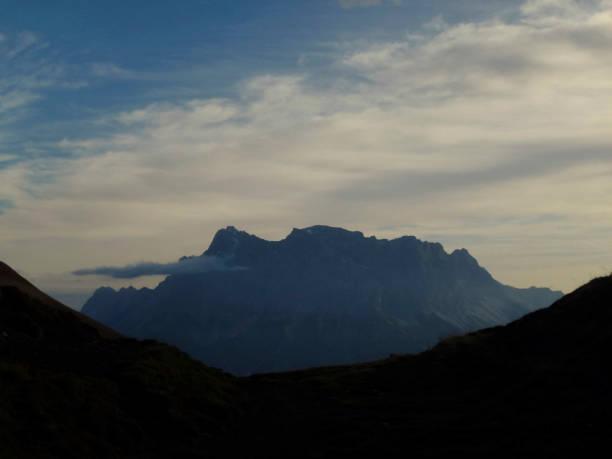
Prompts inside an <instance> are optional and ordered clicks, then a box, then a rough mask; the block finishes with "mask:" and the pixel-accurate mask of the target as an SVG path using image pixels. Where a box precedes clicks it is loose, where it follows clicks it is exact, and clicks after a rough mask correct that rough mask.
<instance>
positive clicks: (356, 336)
mask: <svg viewBox="0 0 612 459" xmlns="http://www.w3.org/2000/svg"><path fill="white" fill-rule="evenodd" d="M181 263H182V265H181ZM198 263H200V265H202V266H206V267H207V270H206V271H205V272H197V271H194V270H193V269H192V270H191V271H190V270H189V269H187V268H193V266H197V264H198ZM178 265H180V266H185V269H183V270H182V272H179V273H176V274H173V275H170V276H168V277H167V278H166V280H165V281H163V282H162V283H161V284H160V285H159V286H158V287H157V288H156V289H154V290H149V289H142V290H136V289H133V288H129V289H122V290H120V291H118V292H116V291H114V290H112V289H110V288H102V289H99V290H98V291H96V293H95V294H94V295H93V297H92V298H91V299H90V300H89V301H88V302H87V303H86V304H85V306H84V307H83V312H84V313H85V314H87V315H89V316H91V317H93V318H94V319H96V320H99V321H100V322H102V323H104V324H106V325H108V326H109V327H112V328H114V329H116V330H118V331H120V332H121V333H124V334H126V335H128V336H134V337H138V338H155V339H159V340H162V341H166V342H169V343H171V344H174V345H176V346H178V347H179V348H181V349H182V350H184V351H186V352H188V353H189V354H190V355H191V356H192V357H194V358H197V359H199V360H201V361H202V362H204V363H206V364H209V365H212V366H216V367H220V368H223V369H225V370H227V371H230V372H232V373H234V374H237V375H246V374H251V373H257V372H269V371H283V370H290V369H298V368H307V367H312V366H321V365H333V364H344V363H355V362H361V361H367V360H373V359H378V358H382V357H385V356H387V355H389V354H391V353H396V354H397V353H415V352H421V351H423V350H426V349H428V348H430V347H431V346H433V345H435V344H436V343H437V342H438V341H439V340H440V339H441V338H444V337H448V336H452V335H457V334H461V333H465V332H469V331H474V330H477V329H481V328H485V327H490V326H493V325H500V324H505V323H508V322H510V321H511V320H514V319H517V318H518V317H520V316H522V315H524V314H526V313H528V312H530V311H533V310H534V309H537V308H541V307H545V306H548V305H550V304H551V303H552V302H553V301H554V300H556V299H557V298H559V297H560V296H561V292H553V291H551V290H549V289H545V288H539V289H538V288H531V289H515V288H512V287H509V286H506V285H502V284H501V283H499V282H497V281H496V280H495V279H493V277H492V276H491V275H490V274H489V273H488V272H487V271H486V270H485V269H484V268H482V267H481V266H480V265H479V264H478V262H477V261H476V260H475V259H474V258H473V257H472V256H471V255H470V254H469V253H468V251H467V250H465V249H462V250H456V251H454V252H452V253H450V254H449V253H447V252H445V251H444V248H443V247H442V245H440V244H438V243H430V242H423V241H420V240H418V239H417V238H415V237H412V236H405V237H401V238H398V239H394V240H386V239H376V238H375V237H364V235H363V234H362V233H360V232H358V231H347V230H344V229H342V228H332V227H328V226H313V227H310V228H306V229H302V230H299V229H294V230H293V231H292V232H291V234H289V235H288V236H287V237H286V238H285V239H283V240H281V241H266V240H264V239H261V238H258V237H256V236H254V235H251V234H248V233H246V232H244V231H238V230H237V229H235V228H233V227H227V228H225V229H222V230H219V231H218V232H217V234H216V235H215V237H214V239H213V241H212V242H211V244H210V247H209V248H208V250H206V251H205V252H204V253H203V254H202V255H201V256H200V257H189V258H185V259H183V260H182V262H179V263H178ZM210 266H214V267H215V268H214V269H211V268H210Z"/></svg>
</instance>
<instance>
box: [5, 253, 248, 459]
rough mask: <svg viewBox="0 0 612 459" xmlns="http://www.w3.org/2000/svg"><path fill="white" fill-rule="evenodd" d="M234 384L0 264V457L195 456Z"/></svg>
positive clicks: (230, 403)
mask: <svg viewBox="0 0 612 459" xmlns="http://www.w3.org/2000/svg"><path fill="white" fill-rule="evenodd" d="M241 400H242V395H241V390H240V388H239V387H238V386H237V384H236V381H235V378H233V377H232V376H230V375H228V374H225V373H222V372H221V371H219V370H216V369H212V368H208V367H205V366H204V365H202V364H201V363H200V362H197V361H194V360H192V359H191V358H190V357H189V356H187V355H186V354H185V353H183V352H181V351H179V350H178V349H176V348H174V347H171V346H168V345H166V344H162V343H159V342H156V341H152V340H147V341H137V340H134V339H130V338H125V337H123V336H122V335H120V334H119V333H117V332H115V331H113V330H111V329H109V328H107V327H106V326H104V325H102V324H100V323H97V322H95V321H94V320H92V319H90V318H89V317H87V316H85V315H83V314H80V313H78V312H76V311H73V310H72V309H70V308H68V307H67V306H64V305H62V304H60V303H58V302H57V301H55V300H53V299H51V298H50V297H48V296H47V295H45V294H44V293H42V292H41V291H39V290H38V289H36V287H34V286H33V285H32V284H30V283H29V282H28V281H26V280H25V279H23V278H22V277H21V276H20V275H19V274H17V273H16V272H15V271H13V270H12V269H11V268H9V267H8V266H7V265H5V264H3V263H0V457H2V458H6V459H8V458H28V457H58V458H59V457H61V458H84V457H87V458H107V457H134V458H137V457H138V458H144V457H201V455H202V454H204V453H209V452H210V453H212V452H214V449H213V447H212V446H211V444H210V438H211V437H218V436H221V435H223V432H224V429H226V428H227V426H228V425H230V423H231V422H232V418H233V417H236V416H237V415H238V413H239V412H240V403H241Z"/></svg>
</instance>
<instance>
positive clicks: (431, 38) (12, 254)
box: [0, 0, 612, 305]
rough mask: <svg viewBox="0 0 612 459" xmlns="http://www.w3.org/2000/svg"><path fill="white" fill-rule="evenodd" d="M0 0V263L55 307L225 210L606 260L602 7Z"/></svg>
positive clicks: (196, 241)
mask: <svg viewBox="0 0 612 459" xmlns="http://www.w3.org/2000/svg"><path fill="white" fill-rule="evenodd" d="M2 3H3V8H2V10H3V11H2V16H1V17H0V257H1V258H2V259H3V260H4V261H6V262H8V263H9V264H11V265H12V266H14V267H15V268H17V269H18V270H20V271H21V272H22V273H24V274H25V275H27V276H29V277H31V278H32V279H33V280H34V281H35V282H37V283H38V284H39V285H40V286H41V287H43V288H45V289H46V290H48V291H51V292H52V293H54V294H56V295H57V296H59V297H61V298H62V299H66V300H67V301H68V302H70V303H72V304H73V305H77V304H78V303H79V302H80V301H81V300H82V298H84V297H85V296H87V295H88V294H89V292H91V290H92V289H93V288H95V287H96V286H99V285H101V284H112V285H113V286H120V285H127V284H121V283H120V282H119V281H116V280H111V279H105V278H102V277H86V278H85V277H77V276H72V275H70V274H69V273H70V272H72V271H75V270H81V269H88V268H92V267H95V266H112V265H116V266H122V265H130V264H134V263H139V262H142V261H147V262H161V263H168V262H172V261H173V260H176V259H178V257H180V256H181V255H185V254H194V253H201V252H202V251H203V250H204V249H205V248H206V246H207V245H208V243H209V241H210V239H211V238H212V235H213V234H214V232H215V230H216V229H218V228H219V227H224V226H227V225H230V224H232V225H236V226H238V227H239V228H241V229H244V230H247V231H249V232H251V233H255V234H258V235H260V236H263V237H267V238H271V239H279V238H282V237H284V236H285V235H286V234H288V233H289V232H290V230H291V228H292V227H303V226H309V225H313V224H330V225H336V226H345V227H348V228H349V229H355V230H361V231H363V232H364V233H367V234H375V235H377V236H380V237H395V236H400V235H403V234H414V235H416V236H417V237H420V238H422V239H428V240H435V241H439V242H442V243H443V244H444V245H445V247H446V248H447V249H449V250H451V249H454V248H459V247H466V248H468V249H469V250H470V252H471V253H473V254H474V255H475V256H476V257H477V258H478V259H479V260H480V261H481V263H482V264H483V265H484V266H485V267H487V268H488V269H489V270H490V271H491V272H492V274H493V275H494V276H495V277H496V278H498V279H500V280H501V281H503V282H507V283H510V284H514V285H517V286H529V285H533V284H537V285H546V286H551V287H554V288H559V289H563V290H570V289H572V288H574V287H576V286H577V285H579V284H580V283H582V282H584V281H586V280H588V278H590V277H592V276H594V275H597V274H602V273H603V272H606V271H609V270H610V269H612V268H611V266H612V263H610V257H612V249H611V248H610V247H611V245H610V244H609V240H610V236H612V218H611V217H610V216H611V215H612V212H611V210H612V209H611V208H610V207H611V204H610V203H611V201H610V200H609V199H607V197H608V196H609V195H610V191H612V189H611V185H610V184H611V183H612V181H611V180H610V173H611V171H612V159H611V158H612V153H611V149H610V147H611V146H612V135H611V134H610V133H611V132H612V129H611V126H610V124H611V123H612V108H611V107H612V85H611V84H610V78H609V75H611V74H612V62H611V61H610V58H609V49H612V5H611V4H610V1H609V0H584V1H572V0H527V1H524V2H523V1H507V0H506V1H497V0H489V1H480V0H475V1H465V2H463V1H462V2H457V1H451V0H431V1H416V0H413V1H408V0H403V1H394V0H380V1H376V0H337V1H336V0H325V1H324V0H320V1H299V2H298V1H288V0H275V1H272V0H270V1H228V0H225V1H215V0H208V1H205V0H201V1H182V2H179V3H178V4H173V3H170V2H155V1H148V2H144V1H131V2H115V1H107V2H86V1H56V2H42V1H39V2H34V1H24V0H21V1H4V2H2ZM158 280H159V278H149V279H140V280H136V281H135V282H136V283H137V285H138V282H140V284H139V285H154V283H155V282H157V281H158ZM130 283H133V282H130Z"/></svg>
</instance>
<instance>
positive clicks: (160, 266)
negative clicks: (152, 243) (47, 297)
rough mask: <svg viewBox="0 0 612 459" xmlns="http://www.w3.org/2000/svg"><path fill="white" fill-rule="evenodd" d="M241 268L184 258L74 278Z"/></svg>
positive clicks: (202, 258) (204, 258)
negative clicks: (172, 261)
mask: <svg viewBox="0 0 612 459" xmlns="http://www.w3.org/2000/svg"><path fill="white" fill-rule="evenodd" d="M240 269H243V268H239V267H236V266H229V265H228V264H227V261H226V260H224V259H221V258H218V257H213V256H205V255H202V256H200V257H191V258H184V259H181V260H180V261H178V262H175V263H153V262H143V263H138V264H134V265H128V266H121V267H110V266H102V267H98V268H92V269H79V270H76V271H74V272H73V273H72V274H74V275H75V276H91V275H98V276H108V277H112V278H114V279H134V278H136V277H142V276H160V275H164V276H166V275H181V274H198V273H206V272H209V271H236V270H240Z"/></svg>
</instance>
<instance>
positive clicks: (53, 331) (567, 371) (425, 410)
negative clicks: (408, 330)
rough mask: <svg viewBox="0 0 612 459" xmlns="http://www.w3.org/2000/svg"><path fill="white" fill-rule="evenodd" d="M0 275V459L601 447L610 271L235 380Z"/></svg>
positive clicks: (544, 452) (611, 400)
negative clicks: (421, 347) (491, 313)
mask: <svg viewBox="0 0 612 459" xmlns="http://www.w3.org/2000/svg"><path fill="white" fill-rule="evenodd" d="M0 268H1V274H0V457H2V458H8V459H12V458H26V457H46V458H80V457H93V458H134V459H135V458H145V457H194V458H195V457H207V456H210V457H226V458H281V457H282V458H286V457H293V458H315V457H334V458H349V457H350V458H355V457H364V458H366V457H367V458H371V457H386V458H400V457H402V458H403V457H428V458H447V457H471V458H490V457H496V458H517V457H520V458H534V459H535V458H538V459H540V458H553V457H596V456H595V455H596V454H598V455H599V454H601V452H602V451H605V448H607V447H609V438H610V434H611V425H610V413H612V391H611V390H610V387H611V386H612V367H611V366H610V364H609V361H610V355H611V350H612V276H609V277H603V278H598V279H594V280H593V281H591V282H590V283H588V284H587V285H585V286H583V287H581V288H579V289H577V290H576V291H574V292H572V293H571V294H569V295H566V296H565V297H563V298H562V299H560V300H559V301H557V302H555V303H554V304H553V305H552V306H550V307H549V308H545V309H541V310H538V311H535V312H533V313H530V314H527V315H525V316H524V317H522V318H521V319H519V320H517V321H514V322H512V323H510V324H508V325H506V326H498V327H494V328H489V329H485V330H481V331H478V332H474V333H470V334H467V335H464V336H457V337H452V338H448V339H446V340H443V341H442V342H440V343H439V344H438V345H437V346H435V347H433V348H432V349H430V350H428V351H426V352H423V353H420V354H418V355H402V356H399V355H396V356H392V357H389V358H386V359H383V360H379V361H374V362H369V363H361V364H356V365H347V366H337V367H325V368H313V369H309V370H302V371H293V372H285V373H270V374H259V375H254V376H250V377H243V378H236V377H233V376H231V375H228V374H225V373H222V372H219V371H217V370H214V369H211V368H209V367H206V366H205V365H203V364H201V363H199V362H197V361H194V360H192V359H190V358H189V357H188V356H187V355H186V354H184V353H182V352H180V351H178V350H177V349H176V348H173V347H171V346H167V345H164V344H162V343H159V342H154V341H150V340H143V341H138V340H134V339H129V338H124V337H122V336H121V335H119V334H117V333H112V331H109V330H108V329H106V328H104V327H102V326H100V325H99V324H96V323H95V322H92V321H91V320H86V319H84V318H83V317H82V316H80V315H79V314H78V313H74V312H71V311H69V310H67V308H65V307H60V306H61V305H59V304H57V303H56V302H52V301H51V302H49V301H48V300H47V297H46V296H44V297H40V295H44V294H42V293H41V292H39V291H37V290H32V288H33V287H32V286H31V285H30V284H28V283H23V279H22V278H20V277H18V275H16V274H14V272H13V271H12V270H10V269H9V268H7V267H6V266H5V265H1V264H0ZM7 273H8V274H7Z"/></svg>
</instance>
